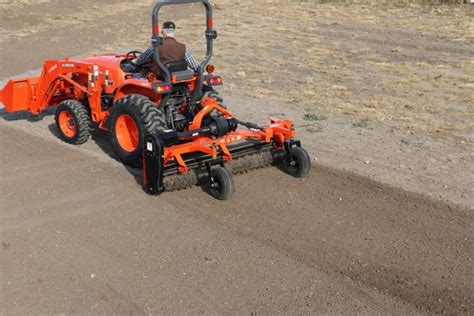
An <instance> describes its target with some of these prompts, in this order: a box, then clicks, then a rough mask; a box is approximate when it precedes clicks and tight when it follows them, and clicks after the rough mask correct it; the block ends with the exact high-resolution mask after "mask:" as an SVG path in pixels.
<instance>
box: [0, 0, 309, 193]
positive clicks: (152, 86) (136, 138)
mask: <svg viewBox="0 0 474 316" xmlns="http://www.w3.org/2000/svg"><path fill="white" fill-rule="evenodd" d="M199 2H200V3H202V4H204V7H205V9H206V31H205V37H206V41H207V53H206V56H205V59H204V60H203V61H202V62H201V64H200V66H199V69H198V71H196V72H195V71H193V70H189V69H188V66H187V64H186V62H185V61H174V62H171V63H168V64H162V63H161V62H160V55H159V54H160V52H159V48H160V45H161V43H162V39H161V38H160V36H159V34H160V26H159V25H160V24H159V19H158V18H159V11H160V9H161V8H162V7H163V6H166V5H174V4H187V3H199ZM152 25H153V36H152V45H153V47H154V56H153V60H154V63H155V64H156V65H158V66H159V69H160V70H161V71H160V73H159V74H156V73H155V72H150V71H146V69H145V70H144V74H145V75H146V78H147V79H146V80H143V79H136V78H135V77H134V76H133V75H132V74H131V73H128V72H127V69H130V67H129V66H130V65H133V61H134V60H135V59H136V58H137V56H138V55H139V54H140V52H138V51H132V52H129V53H128V54H121V55H116V54H105V55H97V56H93V57H89V58H85V59H82V60H71V59H64V60H48V61H46V62H45V63H44V66H43V71H42V73H41V75H40V76H39V77H33V78H23V79H14V80H10V81H9V82H8V83H7V84H6V86H5V87H4V88H3V90H2V91H0V101H2V103H3V104H4V105H5V108H6V109H7V111H9V112H15V111H30V112H31V113H33V114H39V113H41V112H42V111H44V110H45V109H46V108H47V107H50V106H56V112H55V121H56V126H57V129H58V132H59V135H60V137H61V138H62V139H63V140H64V141H65V142H67V143H71V144H75V145H80V144H83V143H85V142H86V141H87V140H88V139H89V137H90V135H91V132H92V131H93V129H94V128H99V129H102V130H106V131H108V133H109V135H110V140H111V142H112V147H113V149H114V151H115V153H116V154H117V156H118V157H119V158H120V160H121V161H123V163H125V164H127V165H130V166H134V167H142V168H143V182H144V188H145V191H146V192H148V193H150V194H160V193H162V192H164V191H171V190H177V189H183V188H187V187H190V186H193V185H196V184H205V183H207V184H209V192H210V194H211V195H213V196H214V197H215V198H217V199H222V200H224V199H228V198H230V196H231V195H232V192H233V191H234V186H233V179H232V173H234V174H235V173H242V172H246V171H248V170H251V169H255V168H260V167H264V166H268V165H280V166H282V167H283V169H285V170H286V171H287V172H288V173H289V174H291V175H293V176H295V177H304V176H306V175H307V174H308V172H309V170H310V166H311V161H310V158H309V156H308V154H307V152H306V151H305V150H304V149H302V148H301V144H300V142H299V141H298V140H295V138H294V136H295V128H294V125H293V122H292V121H291V120H281V119H277V118H270V121H271V123H270V124H269V125H268V126H263V127H262V126H258V125H256V124H253V123H248V122H242V121H240V120H238V119H237V118H236V117H234V116H233V115H232V113H231V112H229V110H227V109H226V107H225V106H223V104H222V99H221V98H220V97H219V96H218V94H217V92H216V91H215V90H214V87H215V86H217V85H220V84H222V78H221V77H220V76H218V75H216V74H214V73H213V68H214V67H213V66H211V65H209V64H208V63H209V61H210V59H211V57H212V50H213V41H214V40H215V39H216V38H217V32H216V31H215V30H214V29H213V20H212V7H211V4H210V2H209V1H208V0H159V1H157V3H156V4H155V6H154V7H153V11H152ZM239 126H241V127H242V128H239Z"/></svg>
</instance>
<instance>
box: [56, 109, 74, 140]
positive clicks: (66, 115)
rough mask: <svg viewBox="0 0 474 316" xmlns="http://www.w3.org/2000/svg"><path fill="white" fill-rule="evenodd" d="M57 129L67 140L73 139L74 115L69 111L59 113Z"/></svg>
mask: <svg viewBox="0 0 474 316" xmlns="http://www.w3.org/2000/svg"><path fill="white" fill-rule="evenodd" d="M59 128H60V129H61V132H62V133H63V134H64V135H65V136H66V137H69V138H73V137H74V135H76V133H77V126H76V120H75V119H74V115H72V113H71V112H69V111H62V112H61V113H59Z"/></svg>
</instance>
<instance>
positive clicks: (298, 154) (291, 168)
mask: <svg viewBox="0 0 474 316" xmlns="http://www.w3.org/2000/svg"><path fill="white" fill-rule="evenodd" d="M291 157H292V158H293V162H292V163H291V164H288V165H287V166H286V172H287V173H288V174H289V175H291V176H293V177H295V178H304V177H306V176H307V175H308V173H309V171H310V170H311V158H310V157H309V155H308V152H307V151H306V150H304V149H303V148H301V147H293V148H292V149H291Z"/></svg>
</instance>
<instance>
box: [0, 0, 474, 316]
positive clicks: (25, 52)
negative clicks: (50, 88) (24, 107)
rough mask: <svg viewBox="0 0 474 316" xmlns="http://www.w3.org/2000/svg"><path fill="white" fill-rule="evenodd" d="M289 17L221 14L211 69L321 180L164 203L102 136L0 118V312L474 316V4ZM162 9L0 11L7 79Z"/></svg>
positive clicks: (287, 13)
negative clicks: (82, 136)
mask: <svg viewBox="0 0 474 316" xmlns="http://www.w3.org/2000/svg"><path fill="white" fill-rule="evenodd" d="M276 3H278V2H276V1H273V2H272V3H270V2H266V1H265V2H264V3H262V4H259V5H253V6H251V5H250V2H247V1H241V2H240V3H239V5H238V6H237V5H236V4H232V3H230V2H228V1H217V5H216V10H215V13H216V23H217V25H218V28H219V29H220V31H221V37H220V38H219V41H218V42H217V43H216V50H217V51H216V54H217V56H216V62H217V64H218V69H221V70H222V72H223V73H224V75H225V77H224V79H225V80H226V85H225V86H226V88H225V89H224V90H223V95H224V97H225V98H226V100H227V102H228V103H229V105H231V110H233V111H235V112H236V113H237V114H238V115H239V116H241V117H243V118H245V119H252V120H255V121H257V122H259V123H263V122H264V119H265V117H266V116H267V115H268V114H277V115H280V116H284V117H291V118H295V120H296V123H297V125H298V132H299V136H300V138H302V139H303V142H304V144H305V146H306V147H307V148H308V149H309V151H310V153H311V155H312V157H314V168H313V169H312V172H311V174H310V177H309V178H308V179H305V180H297V179H293V178H291V177H289V176H287V175H285V174H284V173H282V172H280V171H279V170H277V169H272V168H270V169H265V170H259V171H256V172H252V173H249V174H246V175H243V176H238V177H236V179H235V180H236V186H237V191H236V193H235V195H234V198H233V199H232V200H230V201H226V202H216V201H215V200H213V199H212V198H211V197H209V196H208V195H206V194H205V193H204V192H203V191H202V190H201V189H200V188H199V187H196V188H193V189H190V190H186V191H180V192H172V193H168V194H165V195H162V196H160V197H150V196H147V195H146V194H145V193H144V192H143V191H142V189H141V187H140V184H139V183H140V180H141V179H140V176H139V171H137V170H132V169H127V168H125V167H124V166H122V165H121V164H120V163H119V162H117V161H116V160H115V159H114V157H113V154H112V151H111V149H110V145H109V142H108V139H107V135H106V134H105V133H102V132H97V133H95V134H94V137H93V139H92V140H90V141H89V142H88V143H86V144H85V145H83V146H78V147H75V146H70V145H67V144H65V143H63V142H61V141H60V140H58V139H57V137H56V136H55V130H54V126H53V119H52V116H51V115H49V114H51V113H52V112H48V113H47V114H48V115H46V116H45V117H44V118H43V119H42V120H40V121H36V122H32V121H28V120H27V119H28V118H29V116H28V115H25V114H17V115H11V114H7V113H6V112H5V111H4V110H1V111H0V115H1V119H0V135H1V136H0V146H1V151H0V164H1V167H0V179H1V186H0V206H1V212H0V216H1V224H0V232H1V241H2V248H1V249H0V252H1V257H0V260H1V280H0V281H1V293H0V294H1V298H2V299H1V300H0V313H2V314H32V313H34V314H36V313H48V314H53V313H54V314H56V313H66V314H90V313H94V314H101V313H102V314H103V313H106V314H111V313H115V314H150V313H155V314H156V313H167V314H169V313H172V314H183V313H190V314H196V313H206V314H210V313H212V314H235V313H239V314H240V313H259V314H277V313H278V314H310V313H317V314H322V313H329V314H334V313H344V314H353V313H364V314H417V313H423V312H428V313H447V314H463V313H464V314H472V312H473V311H474V290H473V289H474V283H473V277H472V273H473V271H472V260H473V255H474V248H473V243H472V236H473V223H474V221H473V215H472V214H473V213H472V210H473V208H472V207H473V205H474V203H473V191H472V188H473V187H474V185H473V184H474V183H473V179H472V174H474V171H473V155H472V142H471V141H470V137H471V136H469V135H471V134H470V133H471V132H472V120H470V117H471V116H470V115H472V103H470V101H471V97H472V96H471V95H470V93H471V92H470V90H469V89H468V88H469V84H470V83H471V82H472V77H469V73H470V72H471V70H472V65H473V64H472V62H471V61H469V56H472V55H471V52H472V46H471V45H470V44H469V43H470V41H472V34H470V33H469V32H466V31H462V30H461V27H466V26H469V25H471V24H470V23H472V20H471V17H470V12H471V11H470V10H471V9H469V8H467V7H466V6H460V7H444V6H441V7H432V6H428V7H421V6H412V7H386V8H385V7H379V6H375V7H373V6H372V7H370V6H359V5H357V6H354V5H351V6H347V5H340V4H327V5H316V4H311V3H305V4H303V3H299V2H290V3H288V6H287V7H286V8H287V9H285V8H283V7H279V6H277V5H275V4H276ZM20 4H21V5H20ZM79 4H83V5H82V6H79ZM150 4H151V1H139V2H135V1H134V2H131V1H102V2H100V3H99V4H98V3H96V2H95V1H88V0H87V1H85V0H83V1H68V3H67V4H65V3H64V2H63V1H54V0H51V1H22V2H21V3H20V2H13V1H7V2H0V21H1V22H0V60H1V61H0V80H4V79H6V78H8V77H10V76H13V75H18V74H20V73H24V72H27V71H28V73H27V74H28V75H29V74H31V73H32V72H31V70H32V69H33V70H34V69H38V68H39V67H40V66H41V62H42V61H43V60H44V59H52V58H62V57H65V56H81V55H87V54H91V53H94V52H104V51H125V50H127V49H129V48H131V49H134V48H141V47H145V46H146V45H147V38H148V37H149V27H150V26H149V24H150V23H149V9H150ZM263 12H266V14H262V13H263ZM186 14H188V16H189V19H188V20H187V21H184V20H182V19H180V18H182V16H183V15H185V13H184V12H181V13H180V14H179V16H178V18H177V20H178V21H180V23H179V24H178V25H179V26H181V25H182V28H183V31H180V32H183V33H184V29H185V26H186V25H188V24H189V25H194V24H193V23H197V22H194V21H198V20H197V19H199V18H202V16H201V15H197V14H195V13H194V11H189V12H187V13H186ZM102 16H104V17H105V16H106V17H107V19H105V18H104V19H101V17H102ZM335 16H337V19H335V18H334V17H335ZM74 17H76V19H77V20H76V19H74ZM257 17H258V18H257ZM295 17H301V18H300V19H296V18H295ZM284 18H286V19H284ZM414 21H416V22H417V23H414ZM436 21H438V22H439V21H442V22H443V23H444V24H445V25H446V27H445V28H443V29H442V30H436V29H434V28H433V27H434V25H436ZM290 22H292V23H290ZM334 23H336V24H334ZM290 24H291V25H296V27H295V28H290V26H291V25H290ZM91 25H94V27H91ZM130 25H135V26H136V28H135V29H134V30H131V28H130ZM407 25H409V27H407ZM125 26H128V27H125ZM309 26H311V27H309ZM456 26H458V27H456ZM298 30H300V31H301V32H302V33H299V32H297V31H298ZM272 31H273V32H272ZM196 32H199V30H198V29H196ZM308 32H309V33H308ZM308 34H314V36H308ZM199 35H200V36H201V35H202V34H201V33H199ZM183 36H184V35H183ZM280 36H281V41H278V38H280ZM184 37H185V36H184ZM277 37H278V38H277ZM289 37H291V38H293V41H294V42H291V41H290V42H288V38H289ZM305 39H306V40H308V43H307V44H306V45H304V47H301V48H299V46H298V45H299V43H302V42H304V40H305ZM188 41H189V39H188ZM282 42H284V43H292V44H291V45H289V44H288V45H281V43H282ZM55 43H56V44H55ZM259 43H261V44H259ZM282 47H283V48H282ZM397 47H398V48H397ZM307 50H311V51H310V52H308V51H307ZM392 50H393V51H392ZM193 51H195V52H196V55H199V53H200V51H199V49H197V48H194V45H193ZM292 51H293V52H294V51H298V53H297V54H290V52H292ZM256 55H257V57H255V56H256ZM252 56H253V57H252ZM287 56H293V57H292V58H288V57H287ZM269 57H272V58H270V59H269ZM306 57H307V58H308V61H306ZM252 58H257V59H252ZM273 58H274V59H273ZM282 59H284V60H283V61H287V63H284V62H283V61H282ZM249 60H253V63H250V62H249ZM237 61H238V62H237ZM269 61H270V64H268V63H269ZM384 63H385V64H384ZM418 63H421V64H420V65H418ZM238 64H239V65H238ZM425 64H426V65H425ZM441 64H442V65H444V66H443V67H441V66H440V65H441ZM308 65H309V66H308ZM271 66H273V67H271ZM308 67H309V68H308ZM389 69H391V70H393V72H389V71H388V70H389ZM439 69H442V70H443V72H442V73H441V72H440V73H438V72H437V71H438V70H439ZM444 72H446V74H443V73H444ZM33 73H34V71H33ZM407 74H411V77H410V76H407ZM440 74H441V75H442V76H441V77H439V78H437V79H436V78H435V77H438V76H439V75H440ZM435 75H436V76H435ZM432 76H433V78H432ZM262 77H264V79H262ZM400 78H408V82H405V81H401V79H400ZM410 78H411V79H410ZM427 78H428V79H427ZM425 79H427V80H425ZM298 80H301V82H299V85H295V84H293V83H295V82H297V81H298ZM440 80H441V82H440ZM288 83H291V85H288ZM454 83H456V85H454ZM369 84H370V85H369ZM0 86H1V85H0ZM422 86H423V89H424V90H423V92H420V91H421V90H420V87H422ZM284 87H289V89H284ZM308 93H309V94H310V95H305V94H308ZM436 96H438V97H436ZM290 99H291V100H293V101H291V102H289V100H290ZM348 100H350V102H351V103H350V105H349V104H348V103H347V102H349V101H348ZM369 100H372V101H369ZM373 100H375V101H373ZM427 100H428V101H429V102H427ZM364 102H369V103H370V102H372V103H370V104H368V105H364V104H365V103H364ZM397 102H398V103H400V104H401V103H407V104H408V105H410V106H408V107H405V106H402V107H399V106H396V105H397ZM428 103H429V104H431V106H432V108H433V109H434V110H433V111H434V112H433V111H430V110H429V109H427V108H426V106H425V105H423V104H428ZM371 106H372V107H371ZM450 107H451V108H452V107H454V108H453V109H452V111H451V110H447V109H448V108H450ZM436 111H437V112H436ZM404 117H409V119H404ZM305 118H306V119H305ZM388 118H392V119H388ZM412 118H413V119H412ZM436 122H439V123H436ZM435 123H436V124H438V125H436V124H435ZM458 123H459V124H458ZM449 124H454V125H455V126H456V127H455V128H454V129H450V128H449V126H450V125H449ZM434 126H436V127H434ZM435 129H439V132H437V131H436V130H435ZM430 131H431V132H430ZM459 135H461V136H459ZM433 136H435V137H433ZM413 192H418V193H413Z"/></svg>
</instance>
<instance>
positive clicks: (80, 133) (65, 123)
mask: <svg viewBox="0 0 474 316" xmlns="http://www.w3.org/2000/svg"><path fill="white" fill-rule="evenodd" d="M54 120H55V121H56V128H57V130H58V133H59V137H60V138H61V139H62V140H64V141H65V142H66V143H69V144H74V145H80V144H84V143H85V142H86V141H87V140H88V139H89V137H90V136H91V130H92V122H91V118H90V116H89V112H88V111H87V108H86V107H85V106H84V105H83V104H82V103H81V102H79V101H77V100H66V101H63V102H61V103H60V104H59V105H58V107H57V108H56V113H55V115H54Z"/></svg>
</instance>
